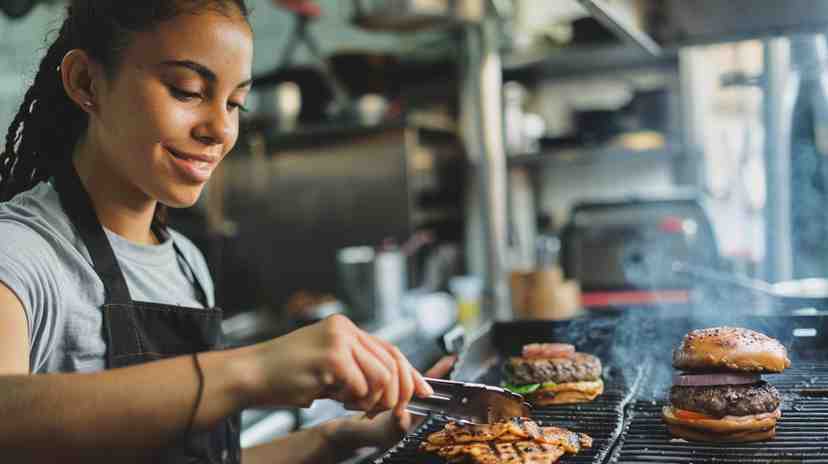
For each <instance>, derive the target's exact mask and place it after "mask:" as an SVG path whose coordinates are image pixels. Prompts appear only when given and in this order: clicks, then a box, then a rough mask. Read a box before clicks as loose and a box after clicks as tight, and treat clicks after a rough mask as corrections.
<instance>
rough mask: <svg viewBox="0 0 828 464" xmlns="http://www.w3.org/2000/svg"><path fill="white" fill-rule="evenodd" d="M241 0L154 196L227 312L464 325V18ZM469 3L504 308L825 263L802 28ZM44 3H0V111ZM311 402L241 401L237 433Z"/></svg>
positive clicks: (419, 327)
mask: <svg viewBox="0 0 828 464" xmlns="http://www.w3.org/2000/svg"><path fill="white" fill-rule="evenodd" d="M249 3H250V4H251V6H252V7H253V13H252V15H251V22H252V25H253V28H254V31H255V40H256V43H255V47H256V48H255V50H256V55H255V62H254V76H255V82H254V92H253V94H252V95H251V100H250V102H249V106H250V107H251V109H252V111H251V113H250V114H249V115H246V117H245V120H244V122H243V130H242V135H241V137H240V140H239V143H238V146H237V148H236V149H235V151H234V153H233V154H232V156H231V157H229V158H228V159H227V160H226V161H225V162H224V163H223V167H222V168H221V169H220V170H219V171H217V173H216V176H215V178H214V179H213V180H211V183H210V185H209V186H208V189H207V191H206V193H205V195H203V197H202V199H201V200H200V201H199V204H198V205H197V206H196V207H194V208H192V209H191V210H187V211H179V212H176V214H175V215H174V217H173V220H174V223H175V225H176V227H178V228H179V229H180V230H182V231H183V232H185V233H186V234H187V235H188V236H190V237H191V238H193V239H194V241H195V242H196V244H197V245H199V247H200V248H201V249H202V250H203V251H204V253H205V255H206V256H207V258H208V261H209V263H210V266H211V268H212V269H213V275H214V278H215V280H216V283H217V294H218V301H219V304H220V305H221V306H222V307H224V308H226V309H227V311H228V314H229V316H230V317H229V318H228V320H227V321H226V325H225V329H226V330H227V332H228V334H229V335H230V337H231V340H234V341H235V342H236V343H248V342H252V341H255V340H258V339H262V338H266V337H269V336H273V335H278V334H280V333H284V332H285V331H287V330H291V329H292V328H295V327H297V326H299V325H302V324H305V323H308V322H311V321H314V320H317V319H319V318H320V317H324V316H325V315H327V314H330V313H333V312H340V311H342V312H345V313H346V314H348V315H350V316H351V317H352V318H354V319H355V320H357V321H358V322H360V323H361V324H363V325H364V326H365V327H367V328H369V329H370V330H372V331H375V332H376V333H380V334H382V335H383V336H385V337H387V338H388V339H390V340H392V341H395V342H399V343H401V344H402V345H403V348H404V351H406V354H407V355H409V356H410V357H412V359H414V360H415V362H417V363H418V364H420V365H427V364H428V363H429V362H430V361H431V360H433V359H435V358H436V356H439V353H440V350H441V348H440V347H439V346H438V344H437V343H435V340H440V341H442V342H443V345H446V344H448V345H449V346H443V347H442V349H446V348H448V349H451V348H452V337H451V335H453V334H456V333H457V332H456V331H454V332H453V331H451V330H450V329H452V328H453V327H455V323H457V322H458V321H459V322H460V326H461V327H464V328H465V329H466V330H467V332H468V333H472V332H474V331H475V330H477V329H478V328H479V327H480V324H481V322H482V321H483V320H485V319H486V318H489V317H491V313H487V312H486V311H485V310H486V307H485V306H486V305H485V298H486V291H488V290H490V289H487V285H488V281H487V280H486V279H484V277H485V275H486V273H487V272H490V271H491V267H487V259H490V258H491V256H490V255H487V253H488V251H489V250H490V249H489V248H487V246H488V245H487V244H490V241H489V238H488V237H487V235H486V233H485V231H486V230H488V229H487V226H488V225H489V224H490V222H489V221H491V217H489V216H487V214H489V213H487V208H488V206H489V205H490V204H489V203H486V198H487V196H486V195H487V194H488V193H487V192H491V189H492V186H491V185H488V186H487V184H486V182H487V181H486V179H485V176H482V175H481V172H485V169H484V167H485V168H487V169H488V166H490V165H489V164H487V163H488V161H487V160H486V158H485V156H484V155H483V154H481V153H482V152H484V151H485V150H475V149H470V147H474V146H475V145H474V144H473V143H469V140H471V139H474V137H475V134H473V131H470V130H469V129H468V127H469V126H468V124H466V122H464V118H467V117H468V110H467V109H466V108H465V106H464V103H463V89H464V88H465V87H464V86H465V85H466V84H465V81H464V79H467V76H468V75H469V73H470V71H469V70H470V69H472V68H473V64H472V63H471V60H470V59H469V56H470V53H469V50H467V49H466V48H464V46H463V43H464V40H468V39H467V38H464V36H463V34H462V32H460V31H458V28H427V29H426V30H420V31H416V32H405V33H400V32H389V31H386V30H383V31H378V30H375V29H376V28H371V27H365V26H366V23H364V22H363V23H360V22H359V21H356V20H355V18H357V17H358V14H357V13H358V10H357V9H356V5H357V4H359V3H360V2H347V1H340V0H323V1H319V2H318V3H319V4H320V5H321V7H322V15H321V17H319V18H316V19H309V20H302V19H301V18H299V17H297V16H295V15H293V14H291V13H288V12H286V11H284V10H281V9H277V8H274V7H273V6H272V5H271V2H270V0H249ZM363 3H364V2H363ZM368 3H369V4H370V3H372V2H368ZM402 3H406V2H402ZM408 3H410V4H416V3H418V2H408ZM425 3H428V2H425ZM437 3H439V2H437ZM485 3H486V4H487V5H488V4H489V3H491V5H493V7H494V8H493V10H494V11H495V13H496V16H497V20H495V21H493V22H494V23H495V26H494V27H495V29H496V33H497V37H498V46H497V47H496V48H497V49H498V51H499V52H500V58H501V61H500V65H501V70H502V80H503V85H502V87H500V90H501V91H502V95H501V96H499V97H500V98H502V105H501V107H500V112H501V115H500V116H502V119H503V125H502V132H503V137H502V141H501V142H502V144H503V150H504V151H505V154H506V160H505V163H506V170H507V172H506V173H505V177H506V180H507V186H508V188H507V189H506V191H505V196H506V204H505V206H506V216H507V224H506V227H505V229H506V234H505V241H506V246H505V256H503V261H504V265H505V270H506V272H507V277H506V278H507V280H508V281H509V290H510V293H511V310H512V311H513V312H514V314H515V315H516V316H518V317H525V318H544V319H568V318H573V317H583V316H584V315H586V314H588V313H589V311H588V310H589V309H603V310H606V309H611V310H614V309H628V308H630V307H636V308H638V307H644V308H652V307H658V308H660V309H664V308H665V307H666V308H667V310H671V308H672V306H671V305H672V304H675V305H677V306H676V307H678V306H680V305H681V304H684V303H687V302H688V301H689V300H691V299H692V298H695V297H696V293H697V290H698V287H699V284H700V283H713V282H715V283H717V285H719V284H721V285H723V286H724V287H725V288H737V287H742V288H744V287H745V285H744V283H745V281H746V280H748V281H749V279H751V278H758V279H765V280H769V281H771V282H776V281H781V280H786V279H800V278H820V277H826V276H828V248H826V247H828V226H827V225H826V223H825V222H826V217H825V214H824V208H825V206H824V205H825V199H826V198H825V195H826V188H828V187H826V185H828V183H826V181H828V178H826V174H828V173H826V172H825V167H824V166H825V163H824V159H825V158H824V156H825V155H826V154H828V146H826V145H825V143H826V142H825V140H826V139H825V133H826V132H825V131H824V127H825V126H824V124H825V121H828V116H827V115H828V113H826V112H825V110H826V108H828V106H825V102H826V101H828V100H826V98H825V97H826V94H825V91H824V88H823V73H824V68H825V63H826V62H825V60H826V44H825V38H824V36H823V35H822V34H818V33H816V32H821V31H815V30H814V29H813V28H810V29H808V30H807V31H805V32H802V31H800V33H799V34H797V35H789V36H786V37H782V38H771V37H769V36H766V35H762V34H758V35H757V34H753V36H752V37H751V39H750V40H739V41H724V40H700V41H699V42H701V43H700V44H699V45H694V46H687V47H678V46H674V45H670V44H669V40H668V39H669V38H671V37H675V34H676V33H675V31H671V30H670V28H669V27H668V26H665V25H664V24H667V23H666V22H664V21H663V18H662V17H661V16H659V15H660V14H662V15H663V14H664V12H663V11H661V10H658V9H655V10H652V9H651V10H648V9H646V8H637V6H639V5H641V4H644V3H646V2H637V1H632V0H631V1H621V0H618V1H615V2H612V4H613V5H614V6H616V7H618V8H621V9H622V11H626V12H629V13H630V16H629V17H630V18H632V19H631V21H632V23H634V24H637V25H638V26H640V27H644V28H645V29H647V30H648V32H650V34H651V35H652V36H653V37H655V38H656V40H657V41H659V42H663V43H665V46H664V47H663V48H662V49H661V50H660V53H657V54H653V53H648V52H647V51H643V50H642V47H640V46H637V45H635V44H630V43H629V42H627V41H623V40H620V39H619V38H618V37H617V34H615V33H614V31H613V30H612V29H611V28H607V27H605V26H604V25H603V23H602V22H601V21H598V20H596V19H594V18H593V17H592V16H591V15H590V14H589V13H588V12H587V10H585V9H584V8H583V7H582V6H581V5H580V4H579V2H577V1H575V0H573V1H567V2H565V1H560V2H549V1H548V0H522V1H512V2H508V1H506V2H504V1H494V2H485ZM553 3H554V7H553V6H552V4H553ZM581 3H590V2H588V1H582V2H581ZM657 3H658V2H656V4H657ZM667 3H671V2H665V4H667ZM62 8H63V5H62V4H61V2H60V1H47V2H43V3H40V4H38V5H37V6H36V7H35V8H34V9H33V11H31V12H30V13H29V14H27V15H26V16H25V17H24V18H22V19H16V20H11V19H9V18H7V17H5V16H2V15H0V63H2V66H0V127H4V128H5V127H7V125H8V123H9V122H10V120H11V117H12V115H13V114H14V112H15V111H16V110H17V107H16V106H17V105H18V104H19V101H20V100H21V98H22V94H23V91H24V88H25V85H26V84H27V83H28V82H29V81H30V79H31V78H32V77H33V73H34V70H35V66H36V65H37V62H38V61H39V57H40V55H41V54H42V53H43V51H44V48H45V45H44V44H45V42H44V34H43V31H47V30H56V29H57V27H58V25H59V22H58V21H59V18H60V17H61V14H62ZM734 8H736V7H734ZM737 9H738V8H737ZM714 16H715V15H714ZM671 34H673V35H671ZM679 35H680V34H679ZM737 35H741V36H747V35H748V34H737ZM738 38H740V39H741V38H743V37H738ZM714 42H715V43H714ZM308 45H310V46H308ZM314 45H316V46H318V48H317V52H316V53H314ZM639 45H640V44H639ZM472 55H473V53H472ZM322 58H325V59H324V60H323V59H322ZM779 159H783V160H787V161H788V162H789V163H788V164H784V163H783V164H782V165H780V164H779V163H777V161H778V160H779ZM767 160H773V162H772V163H771V164H770V165H768V163H767ZM780 179H781V180H780ZM487 189H488V190H487ZM768 231H770V232H768ZM487 257H488V258H487ZM488 265H490V263H489V264H488ZM688 275H690V276H692V277H693V278H692V279H688V278H687V276H688ZM823 284H824V283H823ZM705 290H707V289H706V288H705ZM823 290H824V289H823ZM702 293H704V292H702ZM481 308H482V310H481ZM414 333H416V334H417V335H416V336H414V335H412V334H414ZM446 335H449V336H446ZM460 343H462V342H460ZM454 348H456V346H454ZM291 414H293V415H291ZM326 414H327V415H331V414H335V412H331V411H327V412H326V413H325V414H312V413H311V412H309V411H304V412H302V413H295V414H294V412H291V413H290V414H287V417H288V419H285V417H286V416H284V415H282V416H276V415H272V414H270V411H266V412H261V411H260V412H258V415H256V414H253V415H248V416H247V417H246V420H247V421H248V425H249V426H248V428H247V430H248V435H247V438H246V440H247V443H248V444H249V443H252V442H255V441H257V440H261V439H263V437H266V436H270V435H272V434H273V433H276V432H274V430H279V427H285V426H286V427H288V428H290V427H293V426H298V424H302V425H307V424H310V423H314V422H315V421H318V420H321V418H322V417H323V416H325V415H326ZM277 417H278V418H279V420H277V421H276V423H275V425H274V423H270V425H262V424H266V422H263V421H260V420H261V419H262V418H270V419H273V418H277ZM254 419H255V420H254ZM279 421H281V422H279ZM256 424H258V425H259V426H260V428H259V429H258V430H259V431H258V432H251V430H254V429H255V427H254V426H255V425H256ZM285 424H287V425H285Z"/></svg>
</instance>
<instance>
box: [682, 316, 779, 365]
mask: <svg viewBox="0 0 828 464" xmlns="http://www.w3.org/2000/svg"><path fill="white" fill-rule="evenodd" d="M790 366H791V361H790V359H788V351H787V350H786V349H785V347H784V346H782V344H781V343H779V341H778V340H776V339H774V338H771V337H768V336H767V335H765V334H762V333H759V332H756V331H753V330H749V329H743V328H739V327H712V328H709V329H698V330H693V331H691V332H690V333H688V334H687V335H685V336H684V339H683V340H682V341H681V345H679V347H678V348H677V349H676V350H674V351H673V367H675V368H676V369H680V370H683V371H689V372H753V373H778V372H782V371H783V370H785V369H786V368H788V367H790Z"/></svg>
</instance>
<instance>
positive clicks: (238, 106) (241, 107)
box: [227, 102, 247, 113]
mask: <svg viewBox="0 0 828 464" xmlns="http://www.w3.org/2000/svg"><path fill="white" fill-rule="evenodd" d="M227 107H228V108H230V109H231V110H236V109H237V110H239V111H241V112H242V113H246V112H247V108H246V107H245V106H244V105H242V104H241V103H237V102H228V103H227Z"/></svg>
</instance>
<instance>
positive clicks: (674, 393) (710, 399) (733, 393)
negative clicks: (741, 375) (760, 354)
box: [670, 382, 781, 418]
mask: <svg viewBox="0 0 828 464" xmlns="http://www.w3.org/2000/svg"><path fill="white" fill-rule="evenodd" d="M780 401H781V398H780V397H779V392H778V391H777V390H776V387H774V386H773V385H770V384H768V383H767V382H759V383H757V384H753V385H717V386H709V387H680V386H674V387H673V388H671V389H670V402H672V403H673V406H674V407H676V408H680V409H686V410H689V411H696V412H701V413H704V414H707V415H708V416H713V417H717V418H719V417H724V416H749V415H752V414H763V413H766V412H773V411H775V410H776V408H778V407H779V403H780Z"/></svg>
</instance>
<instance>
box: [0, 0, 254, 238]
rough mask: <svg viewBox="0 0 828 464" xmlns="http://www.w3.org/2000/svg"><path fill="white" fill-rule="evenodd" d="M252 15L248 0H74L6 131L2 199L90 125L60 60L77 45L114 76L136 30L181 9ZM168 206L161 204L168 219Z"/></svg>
mask: <svg viewBox="0 0 828 464" xmlns="http://www.w3.org/2000/svg"><path fill="white" fill-rule="evenodd" d="M233 7H235V12H237V13H241V15H242V16H243V17H244V18H247V16H248V14H249V12H248V9H247V6H246V5H245V0H173V1H171V0H127V1H124V0H71V1H70V2H69V6H68V7H67V9H66V19H65V20H64V22H63V25H62V26H61V28H60V32H59V33H58V36H57V38H56V39H55V41H54V42H53V43H52V45H51V46H50V47H49V48H48V50H47V51H46V55H45V56H44V57H43V59H42V60H41V62H40V66H39V68H38V70H37V74H36V75H35V79H34V82H33V83H32V85H31V87H29V89H28V90H27V91H26V95H25V97H24V98H23V103H21V104H20V108H19V110H18V111H17V114H16V115H15V117H14V119H13V120H12V123H11V126H9V130H8V133H7V134H6V143H5V148H4V149H3V151H2V152H1V153H0V201H7V200H10V199H11V198H12V197H14V196H15V195H17V194H18V193H20V192H23V191H26V190H28V189H30V188H32V187H34V186H35V185H36V184H38V183H39V182H41V181H43V180H46V179H48V178H49V177H51V176H52V175H53V174H54V173H55V170H56V169H58V168H59V167H60V166H61V165H63V164H64V163H63V162H64V161H65V160H67V159H68V158H69V157H70V156H71V154H72V151H73V148H74V146H75V144H76V143H77V141H78V139H79V138H80V136H81V135H82V134H83V132H84V131H85V130H86V126H87V124H88V116H87V114H86V113H85V112H84V111H83V110H81V108H80V107H78V105H77V104H75V102H74V101H72V100H71V99H70V98H69V97H68V95H67V94H66V92H65V91H64V88H63V81H62V79H61V75H60V64H61V62H62V61H63V57H64V56H65V55H66V54H67V53H68V52H69V51H71V50H73V49H82V50H84V51H85V52H86V53H87V54H89V56H90V57H91V58H93V59H94V60H96V61H97V62H99V63H100V64H101V65H102V66H103V68H104V69H105V72H106V73H107V74H108V76H109V77H115V76H116V74H117V70H118V67H119V65H120V58H121V55H122V53H123V51H124V50H125V49H126V48H127V47H128V46H129V43H130V42H129V41H130V39H131V35H132V34H134V33H136V32H142V31H147V30H151V29H152V28H153V27H155V26H156V25H158V24H159V23H161V22H164V21H166V20H169V19H172V18H174V17H176V16H178V15H180V14H186V13H196V12H198V11H201V10H204V9H207V8H210V9H213V10H214V11H218V12H221V13H225V14H229V12H230V8H233ZM164 215H165V208H164V207H163V205H159V207H158V208H156V220H160V222H162V223H163V217H164Z"/></svg>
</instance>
